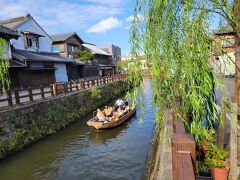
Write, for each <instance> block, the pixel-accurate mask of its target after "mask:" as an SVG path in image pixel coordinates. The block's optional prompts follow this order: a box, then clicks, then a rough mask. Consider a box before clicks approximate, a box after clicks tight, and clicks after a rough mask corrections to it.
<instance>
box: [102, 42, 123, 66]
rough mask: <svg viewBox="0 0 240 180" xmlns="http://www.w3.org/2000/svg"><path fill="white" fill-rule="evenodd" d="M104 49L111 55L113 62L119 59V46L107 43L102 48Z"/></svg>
mask: <svg viewBox="0 0 240 180" xmlns="http://www.w3.org/2000/svg"><path fill="white" fill-rule="evenodd" d="M102 49H103V50H104V51H106V52H108V53H109V54H111V55H112V59H113V62H114V63H116V62H117V61H119V60H121V48H120V47H118V46H115V45H113V44H109V45H107V46H106V47H104V48H102Z"/></svg>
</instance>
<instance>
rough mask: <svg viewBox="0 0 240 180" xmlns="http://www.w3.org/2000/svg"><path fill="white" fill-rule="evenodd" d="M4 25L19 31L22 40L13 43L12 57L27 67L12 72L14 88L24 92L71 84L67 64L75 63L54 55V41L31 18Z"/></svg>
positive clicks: (12, 41)
mask: <svg viewBox="0 0 240 180" xmlns="http://www.w3.org/2000/svg"><path fill="white" fill-rule="evenodd" d="M0 24H1V25H3V26H5V27H8V28H10V29H12V30H15V31H17V33H18V36H19V38H18V39H12V40H11V44H12V57H13V59H14V60H15V61H17V62H21V64H23V65H22V66H19V67H18V68H17V69H16V68H15V69H10V77H11V78H12V79H14V82H12V87H19V88H23V89H24V88H27V87H28V86H31V87H39V85H40V84H42V85H49V84H50V83H54V82H66V81H68V76H67V70H66V64H68V63H71V60H70V59H68V58H64V57H61V56H60V55H59V54H58V53H52V52H51V45H52V42H53V40H52V38H51V37H50V36H49V35H48V34H47V33H46V32H45V31H44V29H43V28H42V27H41V26H40V25H39V24H38V23H37V22H36V21H35V19H34V18H33V17H32V16H31V15H30V14H27V15H26V16H21V17H17V18H12V19H8V20H4V21H0Z"/></svg>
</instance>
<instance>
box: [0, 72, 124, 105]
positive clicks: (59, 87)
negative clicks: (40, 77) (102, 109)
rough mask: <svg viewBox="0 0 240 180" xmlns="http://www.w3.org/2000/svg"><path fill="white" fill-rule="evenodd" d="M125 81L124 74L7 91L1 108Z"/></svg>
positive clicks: (0, 102) (0, 101)
mask: <svg viewBox="0 0 240 180" xmlns="http://www.w3.org/2000/svg"><path fill="white" fill-rule="evenodd" d="M123 79H124V74H116V75H112V76H106V77H94V78H86V79H80V80H77V81H73V80H71V81H69V82H68V83H54V84H50V86H49V87H43V86H42V85H40V87H39V89H32V88H31V87H28V89H27V91H19V89H14V91H11V90H9V91H7V96H6V98H1V99H0V104H3V105H2V106H1V107H6V106H13V105H20V104H21V103H26V102H32V101H34V100H37V99H45V98H47V97H48V98H49V97H55V96H58V95H61V94H66V93H72V92H75V91H82V90H85V89H88V88H91V87H92V86H97V85H102V84H106V83H109V82H117V81H120V80H123ZM23 99H24V100H23Z"/></svg>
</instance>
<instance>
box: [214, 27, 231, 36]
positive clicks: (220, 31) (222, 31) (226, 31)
mask: <svg viewBox="0 0 240 180" xmlns="http://www.w3.org/2000/svg"><path fill="white" fill-rule="evenodd" d="M230 33H234V31H233V28H232V27H231V26H225V27H222V28H220V29H218V30H216V31H215V32H214V34H216V35H218V34H230Z"/></svg>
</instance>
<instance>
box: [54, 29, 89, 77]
mask: <svg viewBox="0 0 240 180" xmlns="http://www.w3.org/2000/svg"><path fill="white" fill-rule="evenodd" d="M51 38H52V39H53V43H52V47H51V51H52V52H54V53H59V54H60V55H61V56H63V57H66V58H70V59H72V60H73V62H72V63H70V64H68V65H67V74H68V79H69V80H71V79H72V80H77V79H80V78H82V77H85V76H84V72H83V69H84V65H85V64H84V63H83V62H81V61H79V60H78V58H79V57H78V54H77V51H78V50H83V46H82V44H83V43H84V42H83V40H82V39H81V38H80V37H79V36H78V34H77V33H75V32H69V33H63V34H54V35H51Z"/></svg>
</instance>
